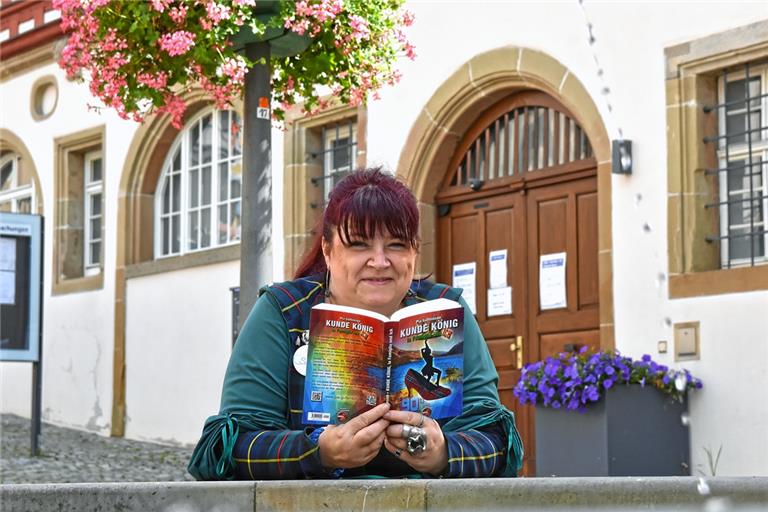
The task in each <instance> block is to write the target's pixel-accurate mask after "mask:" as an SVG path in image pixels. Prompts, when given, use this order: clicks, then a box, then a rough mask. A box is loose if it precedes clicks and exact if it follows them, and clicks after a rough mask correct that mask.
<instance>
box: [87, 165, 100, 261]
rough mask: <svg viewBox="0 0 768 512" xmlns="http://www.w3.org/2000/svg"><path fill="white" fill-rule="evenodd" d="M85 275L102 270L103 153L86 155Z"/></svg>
mask: <svg viewBox="0 0 768 512" xmlns="http://www.w3.org/2000/svg"><path fill="white" fill-rule="evenodd" d="M84 160H85V204H84V205H83V210H84V212H85V243H84V244H83V246H84V249H85V254H84V256H83V259H84V261H85V273H86V274H87V275H92V274H94V273H98V272H99V271H100V270H101V250H102V249H101V248H102V243H101V230H102V222H101V217H102V186H101V168H102V159H101V152H99V151H93V152H90V153H86V154H85V158H84Z"/></svg>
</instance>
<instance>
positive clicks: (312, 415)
mask: <svg viewBox="0 0 768 512" xmlns="http://www.w3.org/2000/svg"><path fill="white" fill-rule="evenodd" d="M307 419H308V420H309V421H331V415H330V413H327V412H309V413H307Z"/></svg>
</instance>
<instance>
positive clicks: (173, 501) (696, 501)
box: [0, 477, 768, 512]
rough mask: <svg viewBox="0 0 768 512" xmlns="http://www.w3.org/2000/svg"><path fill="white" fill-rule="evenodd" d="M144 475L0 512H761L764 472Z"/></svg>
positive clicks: (29, 492)
mask: <svg viewBox="0 0 768 512" xmlns="http://www.w3.org/2000/svg"><path fill="white" fill-rule="evenodd" d="M706 486H707V487H708V491H709V492H708V493H702V492H700V490H699V489H700V479H698V478H694V477H637V478H635V477H617V478H519V479H475V480H341V481H328V480H314V481H280V482H265V481H260V482H183V483H182V482H149V483H98V484H28V485H2V486H0V502H1V503H2V509H3V511H4V512H22V511H24V512H26V511H31V510H34V511H40V512H47V511H57V512H74V511H77V512H88V511H110V510H120V511H122V512H134V511H136V512H139V511H141V512H144V511H163V512H182V511H185V512H186V511H190V512H209V511H210V512H235V511H238V512H239V511H248V512H251V511H256V510H286V511H294V510H296V511H305V510H327V511H334V512H337V511H338V512H340V511H344V510H356V511H359V510H369V511H381V510H421V511H430V510H511V511H531V512H533V511H538V512H541V511H545V510H554V511H558V510H560V511H565V510H568V511H569V512H576V511H584V512H587V511H589V512H595V511H598V510H604V511H608V510H612V511H621V512H630V511H632V512H634V511H651V510H653V511H656V512H666V511H669V512H672V511H705V510H706V511H711V510H718V511H723V512H725V511H728V512H731V511H734V512H752V511H758V510H766V506H768V477H718V478H710V479H707V480H706Z"/></svg>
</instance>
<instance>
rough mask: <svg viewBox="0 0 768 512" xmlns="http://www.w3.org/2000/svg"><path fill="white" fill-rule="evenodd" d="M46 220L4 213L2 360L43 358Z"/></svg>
mask: <svg viewBox="0 0 768 512" xmlns="http://www.w3.org/2000/svg"><path fill="white" fill-rule="evenodd" d="M42 247H43V218H42V217H41V216H39V215H28V214H23V213H6V212H0V361H32V362H37V361H39V359H40V338H41V336H40V329H41V323H42V316H41V315H42V311H41V310H42V302H41V297H42V286H41V283H42Z"/></svg>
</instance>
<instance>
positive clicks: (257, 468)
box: [233, 276, 507, 479]
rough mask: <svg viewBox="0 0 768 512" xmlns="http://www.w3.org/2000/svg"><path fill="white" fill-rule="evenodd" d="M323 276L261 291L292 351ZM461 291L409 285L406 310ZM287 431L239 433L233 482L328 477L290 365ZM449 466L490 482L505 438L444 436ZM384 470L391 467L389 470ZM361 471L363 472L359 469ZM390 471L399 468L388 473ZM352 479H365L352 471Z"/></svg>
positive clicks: (498, 432) (485, 430)
mask: <svg viewBox="0 0 768 512" xmlns="http://www.w3.org/2000/svg"><path fill="white" fill-rule="evenodd" d="M324 291H325V290H324V282H323V276H312V277H308V278H301V279H297V280H295V281H289V282H285V283H279V284H275V285H272V286H270V287H265V288H263V289H262V290H261V293H268V294H270V295H271V296H272V297H273V298H274V299H275V300H276V302H277V304H278V307H279V308H280V311H281V313H282V315H283V318H284V320H285V323H286V326H287V328H288V333H289V340H290V343H291V347H292V350H291V351H293V350H295V349H296V348H297V347H298V346H300V345H301V341H302V340H301V335H302V333H303V332H304V331H306V330H307V329H308V328H309V311H310V309H311V308H312V306H314V305H315V304H317V303H319V302H322V301H323V300H324V298H325V296H324ZM460 295H461V291H460V290H457V289H454V288H451V287H449V286H446V285H443V284H436V283H431V282H428V281H421V280H418V281H414V282H413V283H412V285H411V293H409V294H408V296H407V297H406V301H405V302H406V305H411V304H415V303H418V302H423V301H425V300H432V299H436V298H439V297H445V298H448V299H451V300H458V298H459V296H460ZM288 389H289V396H288V403H289V408H288V417H287V418H286V420H287V424H288V428H289V430H256V431H248V432H241V433H240V434H239V435H238V437H237V441H236V443H235V446H234V450H233V462H234V467H235V469H234V471H235V477H236V478H238V479H268V478H302V477H304V478H306V477H310V478H312V477H316V478H317V477H319V478H322V477H325V478H328V477H333V476H336V474H334V473H332V468H330V469H329V468H323V467H322V464H321V463H320V456H319V451H318V448H317V446H315V444H314V443H313V442H312V441H311V440H310V438H309V434H310V433H311V432H312V427H308V426H306V425H303V424H302V423H301V415H302V401H303V394H304V376H302V375H301V374H299V373H298V372H297V371H296V369H295V368H294V367H293V366H292V365H291V369H290V376H289V387H288ZM445 438H446V444H447V448H448V459H449V466H448V469H447V471H446V473H445V475H444V476H448V477H470V476H494V475H498V474H500V473H501V472H502V471H503V469H504V462H505V460H506V459H505V447H506V445H507V444H506V435H505V433H504V432H503V430H502V429H501V428H499V427H498V425H496V424H492V425H488V426H486V427H482V428H478V429H472V430H468V431H466V432H446V433H445ZM390 466H393V465H392V464H390ZM361 469H363V468H361ZM391 469H392V470H393V471H397V470H401V468H397V467H392V468H391ZM353 473H354V474H355V475H356V476H361V475H365V474H367V472H366V471H365V470H364V469H363V470H362V471H354V472H353Z"/></svg>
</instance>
